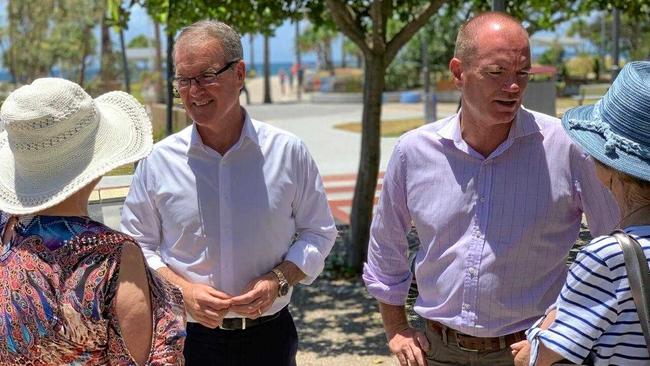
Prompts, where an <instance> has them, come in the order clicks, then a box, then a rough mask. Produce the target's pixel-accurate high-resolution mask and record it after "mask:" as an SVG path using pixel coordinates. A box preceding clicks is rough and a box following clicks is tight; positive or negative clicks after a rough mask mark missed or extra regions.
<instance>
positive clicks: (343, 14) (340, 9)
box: [325, 0, 370, 54]
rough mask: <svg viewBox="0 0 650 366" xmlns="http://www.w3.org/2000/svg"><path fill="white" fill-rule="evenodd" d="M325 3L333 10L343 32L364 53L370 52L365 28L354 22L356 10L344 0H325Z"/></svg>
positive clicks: (337, 23) (334, 17)
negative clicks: (343, 0)
mask: <svg viewBox="0 0 650 366" xmlns="http://www.w3.org/2000/svg"><path fill="white" fill-rule="evenodd" d="M325 3H326V4H327V8H329V10H330V11H331V12H332V18H333V19H334V22H336V25H338V26H339V27H340V28H341V32H343V34H345V35H346V36H347V37H348V38H350V40H351V41H352V42H354V44H356V45H357V46H358V47H359V48H360V49H361V51H362V52H363V53H364V54H367V53H368V52H370V47H368V44H367V43H366V39H365V36H364V32H363V30H362V29H361V28H360V27H359V26H358V25H357V24H356V23H355V22H354V10H353V9H351V8H350V7H348V6H347V5H346V4H345V3H344V2H342V1H337V0H325Z"/></svg>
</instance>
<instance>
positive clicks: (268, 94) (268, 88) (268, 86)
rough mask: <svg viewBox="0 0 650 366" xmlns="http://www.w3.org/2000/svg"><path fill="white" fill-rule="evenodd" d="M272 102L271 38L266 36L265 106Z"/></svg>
mask: <svg viewBox="0 0 650 366" xmlns="http://www.w3.org/2000/svg"><path fill="white" fill-rule="evenodd" d="M270 103H273V102H272V101H271V62H270V52H269V36H268V35H264V104H270Z"/></svg>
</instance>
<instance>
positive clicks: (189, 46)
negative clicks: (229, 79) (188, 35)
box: [174, 41, 224, 66]
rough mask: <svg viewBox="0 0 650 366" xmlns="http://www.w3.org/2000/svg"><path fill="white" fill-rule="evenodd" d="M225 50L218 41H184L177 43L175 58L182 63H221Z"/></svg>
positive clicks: (178, 63)
mask: <svg viewBox="0 0 650 366" xmlns="http://www.w3.org/2000/svg"><path fill="white" fill-rule="evenodd" d="M223 57H224V56H223V50H222V48H221V46H220V45H219V43H218V42H216V41H213V42H210V41H208V42H197V41H183V42H180V43H179V44H177V45H176V51H175V54H174V60H175V61H176V62H177V66H179V65H180V64H192V65H194V64H197V63H201V62H207V63H209V64H214V63H219V62H221V60H222V59H223Z"/></svg>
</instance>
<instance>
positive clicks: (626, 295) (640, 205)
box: [512, 62, 650, 366]
mask: <svg viewBox="0 0 650 366" xmlns="http://www.w3.org/2000/svg"><path fill="white" fill-rule="evenodd" d="M562 124H563V126H564V128H565V130H566V131H567V133H568V134H569V136H570V137H571V139H573V141H575V142H576V143H577V144H579V145H580V146H581V147H582V148H583V149H584V150H585V151H586V152H587V153H588V154H589V155H591V157H592V158H593V159H594V160H595V162H596V173H597V175H598V179H599V180H600V181H601V182H602V183H603V184H604V185H605V186H607V187H608V188H609V189H610V191H611V192H612V193H613V195H614V197H615V198H616V201H617V202H618V205H619V208H620V210H621V217H622V220H621V221H620V222H619V224H618V228H619V229H622V230H623V231H624V232H625V233H626V234H627V235H628V236H631V237H632V238H634V239H636V240H637V241H638V242H639V243H640V244H641V246H642V247H643V249H644V251H645V254H646V257H649V256H650V62H631V63H629V64H627V65H626V66H625V67H624V68H623V70H622V71H621V73H620V75H619V76H618V78H617V79H616V81H615V82H614V83H613V85H612V87H611V88H610V89H609V91H608V92H607V94H605V96H604V97H603V98H602V99H601V100H600V101H599V102H598V103H596V104H595V105H591V106H583V107H578V108H574V109H571V110H569V111H568V112H567V113H566V114H565V115H564V117H563V118H562ZM527 334H528V342H530V343H528V342H527V341H524V342H520V343H518V344H515V345H513V346H512V347H513V354H514V355H515V361H516V364H517V365H525V364H530V365H551V364H553V363H554V362H558V361H560V360H562V359H566V360H569V361H570V362H572V363H576V364H594V365H612V364H616V365H626V366H628V365H650V356H649V354H648V345H646V341H645V338H644V335H643V332H642V328H641V323H640V322H639V316H638V313H637V309H636V306H635V303H634V301H633V298H632V294H631V291H630V285H629V283H628V275H627V271H626V266H625V261H624V259H623V252H622V249H621V247H620V245H619V243H618V241H617V240H616V239H615V238H614V237H613V236H611V235H610V236H601V237H598V238H595V239H594V240H593V241H592V242H591V244H590V245H588V246H587V247H585V248H583V249H582V250H581V251H580V253H579V254H578V257H577V259H576V262H575V263H574V264H573V265H572V266H571V268H570V270H569V274H568V276H567V280H566V283H565V285H564V288H563V289H562V292H561V293H560V296H559V297H558V299H557V301H556V303H555V305H554V306H553V310H551V311H549V313H548V314H547V315H546V317H544V318H542V319H540V320H539V321H538V322H537V324H535V325H534V326H533V327H532V328H531V329H530V330H529V331H528V333H527ZM529 347H530V348H529ZM528 352H530V358H529V355H528Z"/></svg>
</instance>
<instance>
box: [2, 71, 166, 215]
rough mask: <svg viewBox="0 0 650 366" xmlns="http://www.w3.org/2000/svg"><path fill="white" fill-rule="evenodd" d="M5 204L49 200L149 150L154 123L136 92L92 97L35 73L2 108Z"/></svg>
mask: <svg viewBox="0 0 650 366" xmlns="http://www.w3.org/2000/svg"><path fill="white" fill-rule="evenodd" d="M2 127H4V131H2V132H0V210H1V211H4V212H7V213H10V214H31V213H36V212H38V211H41V210H44V209H46V208H49V207H52V206H54V205H56V204H58V203H60V202H62V201H64V200H65V199H66V198H68V197H70V196H71V195H72V194H74V193H75V192H77V191H79V190H80V189H82V188H83V187H85V186H86V185H88V184H89V183H91V182H93V181H94V180H95V179H97V178H99V177H101V176H102V175H104V174H106V173H107V172H109V171H111V170H113V169H115V168H117V167H119V166H121V165H125V164H128V163H132V162H134V161H137V160H140V159H142V158H144V157H146V156H147V155H148V154H149V153H150V152H151V148H152V146H153V141H152V136H151V122H150V120H149V117H148V115H147V113H146V111H145V109H144V107H143V106H142V105H141V104H140V103H139V102H138V101H137V100H136V99H135V98H134V97H132V96H131V95H129V94H127V93H124V92H120V91H114V92H109V93H106V94H104V95H101V96H100V97H98V98H96V99H94V100H93V99H92V98H91V97H90V96H89V95H88V94H87V93H86V92H85V91H84V90H83V89H82V88H81V87H80V86H79V85H77V84H75V83H73V82H71V81H68V80H65V79H59V78H43V79H37V80H35V81H34V82H33V83H32V84H30V85H26V86H23V87H20V88H18V89H16V90H15V91H14V92H13V93H11V94H10V95H9V96H8V97H7V99H6V100H5V102H4V104H3V105H2V108H1V109H0V131H1V130H2Z"/></svg>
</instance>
